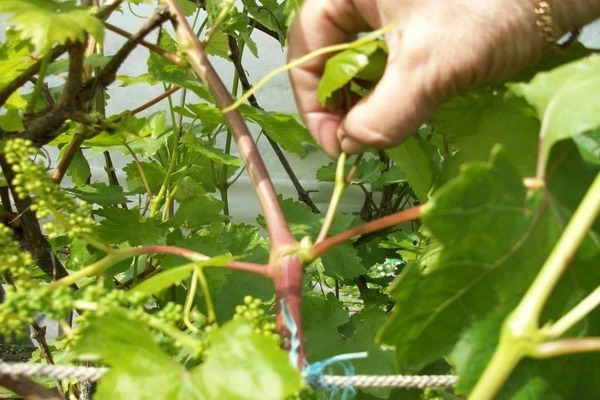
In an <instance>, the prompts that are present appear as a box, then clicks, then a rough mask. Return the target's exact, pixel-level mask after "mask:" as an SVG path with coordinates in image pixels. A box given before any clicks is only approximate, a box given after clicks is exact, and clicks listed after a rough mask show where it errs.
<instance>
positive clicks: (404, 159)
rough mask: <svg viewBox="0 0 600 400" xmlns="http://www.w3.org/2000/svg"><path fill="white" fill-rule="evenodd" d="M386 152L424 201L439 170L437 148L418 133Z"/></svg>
mask: <svg viewBox="0 0 600 400" xmlns="http://www.w3.org/2000/svg"><path fill="white" fill-rule="evenodd" d="M387 153H388V155H389V156H390V158H391V159H392V161H394V163H396V164H397V165H398V166H399V167H400V168H402V170H403V171H404V172H405V173H406V176H407V177H408V183H410V185H411V187H412V189H413V191H414V193H415V195H416V196H417V198H418V199H419V200H420V201H421V202H422V203H424V202H426V201H427V198H428V196H429V191H430V190H431V188H432V186H433V184H434V182H435V179H436V177H437V176H438V174H439V172H440V168H439V155H438V153H437V150H436V149H435V148H434V147H433V146H432V145H431V144H430V143H428V142H426V141H425V140H424V139H423V138H421V137H420V136H419V135H413V136H411V137H409V138H408V139H406V140H405V141H404V142H402V144H400V145H399V146H396V147H394V148H392V149H389V150H387Z"/></svg>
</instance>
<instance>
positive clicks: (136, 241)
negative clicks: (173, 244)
mask: <svg viewBox="0 0 600 400" xmlns="http://www.w3.org/2000/svg"><path fill="white" fill-rule="evenodd" d="M94 214H96V215H99V216H101V217H104V219H103V220H101V221H100V223H99V226H98V228H97V234H98V237H99V238H100V239H101V240H103V241H104V242H105V243H107V244H108V243H110V244H121V243H129V245H130V246H140V245H151V244H159V243H164V242H165V238H164V237H165V236H166V234H167V228H166V227H163V226H161V225H160V224H159V223H158V222H157V221H155V220H153V219H150V218H146V217H143V216H140V212H139V210H138V209H129V210H124V209H122V208H117V207H111V208H102V209H99V210H94Z"/></svg>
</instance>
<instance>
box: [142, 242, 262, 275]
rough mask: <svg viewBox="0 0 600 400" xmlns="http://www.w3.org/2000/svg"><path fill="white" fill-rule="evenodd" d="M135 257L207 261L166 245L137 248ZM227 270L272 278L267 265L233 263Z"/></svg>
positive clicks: (193, 253) (188, 251)
mask: <svg viewBox="0 0 600 400" xmlns="http://www.w3.org/2000/svg"><path fill="white" fill-rule="evenodd" d="M134 253H135V255H140V254H170V255H174V256H179V257H182V258H186V259H188V260H190V261H205V260H204V256H202V255H201V254H199V253H196V252H195V251H193V250H189V249H186V248H184V247H177V246H166V245H150V246H142V247H136V248H135V251H134ZM226 268H231V269H235V270H237V271H246V272H252V273H255V274H258V275H263V276H266V277H270V276H271V272H270V271H269V268H268V267H267V266H266V265H263V264H255V263H249V262H244V261H231V262H229V263H228V264H227V266H226Z"/></svg>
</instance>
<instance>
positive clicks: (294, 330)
mask: <svg viewBox="0 0 600 400" xmlns="http://www.w3.org/2000/svg"><path fill="white" fill-rule="evenodd" d="M280 304H281V313H282V314H283V322H285V325H286V326H287V328H288V331H290V352H289V353H288V357H289V359H290V364H291V365H292V367H294V368H297V367H298V357H300V354H299V353H300V339H298V325H296V321H294V318H293V317H292V314H290V310H288V308H287V305H286V304H285V300H283V299H282V300H281V301H280Z"/></svg>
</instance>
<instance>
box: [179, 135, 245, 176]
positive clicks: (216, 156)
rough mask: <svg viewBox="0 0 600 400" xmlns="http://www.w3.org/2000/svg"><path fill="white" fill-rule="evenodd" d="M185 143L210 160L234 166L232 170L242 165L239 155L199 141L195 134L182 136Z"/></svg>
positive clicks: (187, 146)
mask: <svg viewBox="0 0 600 400" xmlns="http://www.w3.org/2000/svg"><path fill="white" fill-rule="evenodd" d="M182 143H183V145H184V146H185V147H186V148H188V149H191V150H192V151H194V152H195V153H197V154H201V155H202V156H204V157H206V158H208V159H209V160H212V161H216V162H218V163H220V164H223V165H228V166H232V167H235V168H231V170H232V171H235V170H236V169H237V167H239V166H240V160H239V159H238V158H237V157H234V156H232V155H229V154H227V153H225V152H224V151H223V150H221V149H217V148H216V147H213V146H212V145H210V144H208V143H206V142H201V141H199V140H198V139H197V138H196V137H195V136H194V135H186V136H184V137H183V138H182Z"/></svg>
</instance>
